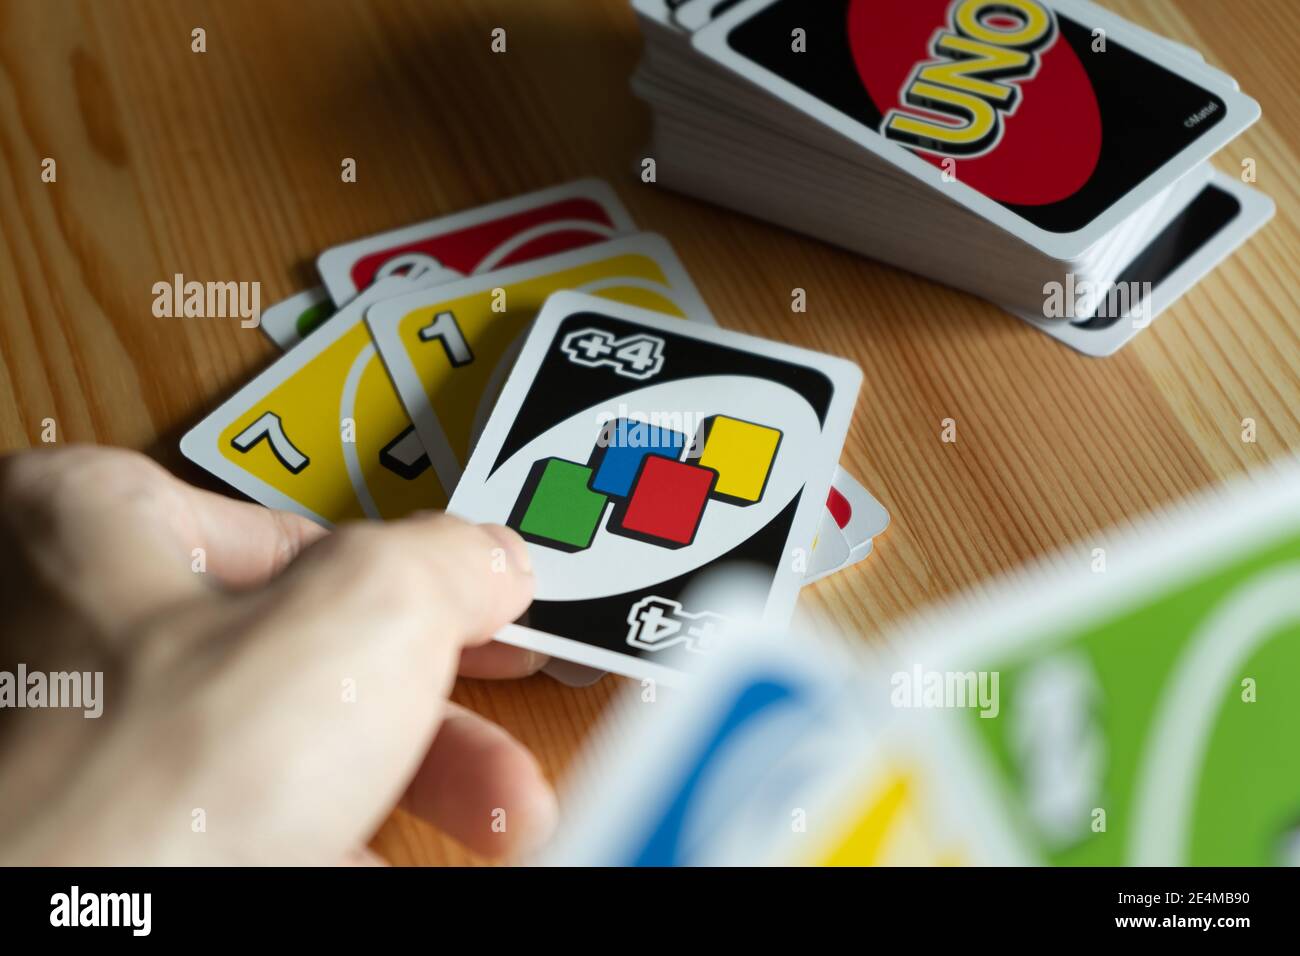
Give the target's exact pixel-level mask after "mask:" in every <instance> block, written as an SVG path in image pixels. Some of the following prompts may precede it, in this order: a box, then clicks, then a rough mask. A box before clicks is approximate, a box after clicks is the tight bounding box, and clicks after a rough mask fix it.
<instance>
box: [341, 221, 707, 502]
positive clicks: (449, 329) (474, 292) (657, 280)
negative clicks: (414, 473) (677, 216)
mask: <svg viewBox="0 0 1300 956" xmlns="http://www.w3.org/2000/svg"><path fill="white" fill-rule="evenodd" d="M561 290H573V291H582V292H588V293H590V294H593V295H598V296H602V297H604V298H608V299H614V300H617V301H619V302H624V303H626V304H628V305H635V306H640V307H641V308H645V309H652V310H654V311H656V312H663V313H665V314H668V315H674V316H677V317H680V318H690V319H694V320H697V321H703V322H707V323H710V324H712V323H713V318H712V316H711V315H710V314H709V311H708V308H707V307H706V306H705V305H704V302H703V301H702V300H701V299H700V296H699V293H698V292H697V291H696V289H695V286H694V284H693V283H692V282H691V280H690V277H689V276H687V274H686V270H685V269H683V268H682V265H681V263H680V262H679V261H678V260H677V257H676V255H674V253H673V250H672V247H671V246H670V245H668V243H667V242H666V241H665V240H664V239H663V238H662V237H660V236H656V235H651V234H648V233H641V234H638V235H634V236H628V237H626V238H623V239H613V240H610V241H608V242H603V243H601V244H599V245H596V246H587V247H585V248H582V249H578V250H575V251H573V252H567V253H564V254H562V255H558V256H551V257H549V258H547V259H539V260H536V261H534V262H530V263H527V264H525V265H521V266H515V267H512V268H509V269H501V270H498V271H497V272H492V273H488V274H486V275H482V276H475V277H473V278H470V279H464V280H461V281H458V282H450V283H443V284H441V285H439V286H437V287H434V288H427V289H422V290H419V291H416V292H411V293H408V294H405V295H401V296H398V297H396V298H392V299H388V300H385V301H384V302H381V303H378V304H376V305H375V306H373V307H372V308H371V309H370V310H369V311H368V312H367V313H366V322H367V323H368V324H369V326H370V331H371V334H372V335H373V337H374V341H375V346H376V348H378V349H379V354H380V356H381V357H382V358H383V360H384V364H385V365H387V366H388V372H389V375H390V376H391V378H392V382H393V384H394V385H395V386H396V387H397V391H398V394H399V395H400V396H401V400H402V404H403V405H404V406H405V407H406V411H407V413H408V414H409V415H410V417H411V421H412V422H414V424H415V430H416V432H417V434H418V435H419V438H420V442H421V443H422V444H423V446H424V448H425V450H426V451H427V452H428V455H429V459H430V460H431V461H432V463H433V467H434V470H435V471H436V472H437V474H438V477H439V479H440V480H441V481H442V486H443V487H444V488H447V489H454V488H455V486H456V483H457V481H459V480H460V474H461V471H462V469H463V468H464V465H465V462H467V461H468V460H469V453H470V451H471V450H472V448H473V445H474V442H475V440H476V439H477V438H478V435H479V433H480V432H481V431H482V430H483V426H484V425H485V424H486V423H487V419H488V415H489V414H490V413H491V411H492V408H493V406H494V405H495V403H496V399H497V395H498V393H499V392H500V391H501V387H502V386H503V385H504V384H505V380H506V377H507V376H508V375H509V373H510V369H511V367H512V366H513V365H514V360H515V356H516V355H517V353H518V349H519V346H520V345H521V344H522V342H523V337H524V333H525V332H527V331H528V328H529V326H530V325H531V324H532V321H533V319H534V318H535V317H536V315H537V313H538V312H539V311H540V310H541V307H542V304H543V303H544V302H545V301H546V299H547V297H548V296H550V295H551V293H553V292H558V291H561Z"/></svg>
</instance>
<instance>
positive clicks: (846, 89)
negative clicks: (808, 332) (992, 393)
mask: <svg viewBox="0 0 1300 956" xmlns="http://www.w3.org/2000/svg"><path fill="white" fill-rule="evenodd" d="M633 6H634V7H635V8H636V10H637V12H638V14H639V15H640V19H641V22H642V24H643V30H644V33H645V39H646V56H645V59H644V61H643V63H642V65H641V67H640V69H639V70H638V71H637V74H636V75H635V77H634V78H633V81H632V86H633V89H634V91H635V92H636V93H637V94H638V95H639V96H641V97H642V98H643V99H645V100H646V101H647V102H648V103H649V104H650V106H651V107H652V109H653V110H654V116H655V123H654V141H653V144H652V148H651V149H650V153H649V155H650V157H651V158H653V160H654V164H655V166H654V176H655V180H656V181H657V182H659V183H660V184H662V185H665V186H667V187H669V188H672V189H675V190H680V191H682V192H685V193H689V194H692V195H695V196H699V197H701V198H703V199H707V200H709V201H712V202H716V203H720V204H722V205H725V206H729V207H731V208H734V209H737V210H740V211H743V212H747V213H750V214H752V215H755V216H759V217H761V218H763V219H768V220H770V221H772V222H775V223H778V224H780V225H783V226H786V227H789V228H791V229H795V230H797V231H799V232H803V233H806V234H809V235H813V236H817V237H819V238H822V239H825V240H827V241H829V242H832V243H835V244H837V245H840V246H843V247H845V248H847V249H851V250H853V251H856V252H860V253H862V254H864V255H868V256H871V257H873V258H876V259H881V260H883V261H885V262H889V263H892V264H894V265H896V266H899V267H901V268H904V269H908V270H910V271H912V272H916V273H919V274H921V275H924V276H928V277H931V278H933V279H936V280H938V281H940V282H943V283H946V284H949V285H952V286H955V287H957V288H961V289H965V290H968V291H970V292H973V293H975V294H976V295H979V296H982V297H983V298H985V299H988V300H989V301H991V302H995V303H998V304H999V305H1001V306H1003V307H1004V308H1006V309H1007V310H1008V311H1010V312H1012V313H1013V314H1015V315H1017V316H1019V317H1021V318H1023V319H1025V320H1026V321H1028V322H1031V323H1032V324H1034V325H1035V326H1037V327H1039V328H1041V329H1043V330H1044V331H1046V332H1048V333H1049V334H1050V335H1053V336H1054V337H1056V338H1058V339H1060V340H1061V341H1063V342H1065V343H1066V344H1068V345H1070V346H1072V347H1074V348H1077V349H1079V350H1080V351H1083V352H1085V353H1087V354H1092V355H1106V354H1110V353H1111V352H1113V351H1115V350H1116V349H1117V348H1119V347H1120V346H1121V345H1123V344H1124V343H1125V342H1127V341H1128V340H1129V339H1131V338H1132V337H1133V336H1134V335H1135V334H1136V333H1137V332H1138V331H1139V330H1140V329H1141V328H1144V327H1145V326H1146V325H1148V324H1150V322H1151V320H1152V319H1153V318H1154V317H1155V315H1156V314H1158V313H1159V312H1160V311H1161V310H1162V309H1163V308H1164V307H1166V306H1167V305H1168V304H1169V303H1170V302H1172V301H1173V300H1174V299H1176V298H1177V297H1178V296H1179V295H1181V294H1182V293H1183V292H1184V291H1186V290H1187V289H1188V288H1189V287H1190V286H1191V285H1193V284H1194V283H1195V282H1196V281H1197V280H1198V279H1199V278H1200V277H1201V276H1202V275H1204V274H1205V273H1206V272H1207V271H1208V270H1210V269H1211V268H1213V266H1214V265H1215V264H1216V263H1217V262H1219V261H1220V260H1221V259H1222V258H1223V257H1225V256H1226V255H1228V254H1229V253H1230V252H1231V251H1232V250H1233V249H1235V248H1236V247H1237V246H1238V245H1240V244H1241V243H1242V242H1244V241H1245V239H1246V238H1247V237H1248V236H1250V235H1251V234H1252V233H1253V232H1254V231H1255V230H1256V229H1258V228H1259V227H1260V226H1261V225H1263V223H1264V222H1266V221H1267V220H1268V218H1269V217H1270V216H1271V215H1272V212H1273V205H1272V203H1271V202H1270V201H1269V200H1268V199H1267V198H1265V197H1263V196H1261V195H1260V194H1258V193H1256V192H1255V191H1253V190H1251V189H1249V188H1248V187H1246V186H1244V185H1243V184H1242V182H1240V181H1238V180H1237V179H1235V178H1233V177H1229V176H1225V175H1223V174H1218V173H1214V172H1213V171H1212V170H1211V168H1210V167H1209V165H1208V163H1207V160H1208V159H1209V157H1210V156H1211V155H1212V154H1213V153H1215V152H1216V151H1217V150H1219V149H1220V148H1221V147H1223V146H1224V145H1225V144H1226V143H1228V142H1230V141H1231V140H1232V139H1233V138H1234V137H1236V136H1237V135H1238V134H1239V133H1240V132H1241V131H1242V130H1243V129H1245V128H1246V127H1247V126H1249V125H1250V124H1251V123H1252V122H1254V121H1255V119H1256V118H1258V116H1259V106H1258V104H1256V103H1255V101H1254V100H1252V99H1250V98H1249V97H1247V96H1244V95H1242V94H1241V93H1240V92H1239V91H1238V89H1237V85H1236V83H1235V82H1234V81H1233V80H1232V79H1231V77H1228V76H1227V75H1225V74H1223V73H1222V72H1220V71H1218V70H1215V69H1213V68H1211V67H1209V66H1207V65H1206V64H1205V63H1204V61H1203V59H1202V58H1201V57H1200V55H1199V54H1197V53H1196V52H1195V51H1193V50H1190V49H1188V48H1186V47H1183V46H1181V45H1179V44H1175V43H1173V42H1172V41H1169V40H1167V39H1164V38H1162V37H1158V36H1156V35H1154V34H1151V33H1149V32H1147V31H1145V30H1142V29H1140V28H1138V27H1136V26H1134V25H1133V24H1131V23H1128V22H1127V21H1125V20H1122V19H1121V18H1119V17H1117V16H1115V15H1113V14H1110V13H1107V12H1106V11H1104V10H1102V9H1101V8H1099V7H1097V6H1095V5H1094V4H1091V3H1087V2H1081V0H907V2H901V0H826V2H818V3H807V2H803V0H741V2H736V0H633Z"/></svg>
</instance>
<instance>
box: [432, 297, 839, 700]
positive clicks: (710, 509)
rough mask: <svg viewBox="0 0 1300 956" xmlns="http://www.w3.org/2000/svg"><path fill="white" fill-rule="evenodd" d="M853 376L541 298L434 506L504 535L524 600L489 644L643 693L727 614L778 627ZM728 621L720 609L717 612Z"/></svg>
mask: <svg viewBox="0 0 1300 956" xmlns="http://www.w3.org/2000/svg"><path fill="white" fill-rule="evenodd" d="M861 378H862V374H861V372H860V371H859V370H858V368H857V366H855V365H853V364H852V363H850V362H847V361H844V360H842V359H837V358H832V357H830V356H826V355H821V354H818V353H815V352H809V351H805V350H803V349H798V348H794V347H792V346H787V345H783V344H780V343H776V342H769V341H765V340H762V339H756V338H752V337H749V336H745V335H741V334H739V333H734V332H729V331H727V330H724V329H719V328H715V327H712V326H706V325H702V324H699V323H689V322H681V321H678V320H674V319H671V318H668V317H666V316H663V315H661V314H658V313H654V312H650V311H647V310H645V309H638V308H634V307H631V306H627V305H623V304H621V303H614V302H610V301H608V300H605V299H599V298H595V297H592V296H587V295H581V294H579V293H573V292H559V293H556V294H555V295H553V296H551V298H550V299H548V300H547V303H546V306H545V307H544V308H543V309H542V312H541V315H540V316H539V317H538V319H537V322H536V323H535V324H534V326H533V328H532V330H531V331H530V332H529V335H528V338H527V339H526V340H525V342H524V345H523V349H522V351H521V352H520V356H519V359H518V361H517V362H516V364H515V367H514V371H513V372H512V373H511V375H510V378H509V380H508V381H507V383H506V386H505V389H504V390H503V392H502V394H501V398H500V399H499V400H498V402H497V404H496V408H495V409H494V410H493V412H492V415H491V418H490V419H489V420H488V424H487V427H486V429H485V430H484V432H483V435H482V437H481V438H480V439H479V442H478V444H477V446H476V447H475V449H474V453H473V455H472V456H471V458H470V461H469V465H468V466H467V467H466V469H465V473H464V476H463V477H462V478H461V481H460V484H459V485H457V487H456V491H455V493H454V495H453V497H452V501H451V503H450V504H449V505H448V509H447V510H448V511H449V512H452V513H455V514H459V515H461V516H463V517H465V518H467V519H469V520H472V521H478V522H497V523H502V524H506V525H509V526H510V527H512V528H514V529H515V530H517V531H518V532H519V533H520V534H521V535H522V536H523V537H524V539H525V540H526V541H528V543H529V551H530V553H531V555H532V561H533V567H534V573H535V576H536V582H537V584H536V596H535V599H534V602H533V605H532V607H531V608H530V609H529V610H528V612H527V614H526V615H525V616H524V617H523V618H522V619H521V621H520V622H519V623H517V624H513V625H508V626H507V627H506V628H504V629H503V630H502V631H501V632H500V633H499V634H498V635H497V637H498V639H500V640H503V641H505V642H506V643H510V644H517V645H519V646H522V647H528V648H531V649H533V650H538V651H542V652H543V653H547V654H551V655H552V656H555V657H560V658H563V659H565V660H571V661H575V662H577V663H580V664H587V665H589V666H592V667H599V668H603V669H605V670H611V671H615V672H617V673H621V674H625V675H628V676H632V677H641V678H646V677H648V678H653V679H656V680H659V681H661V682H673V681H676V680H680V679H681V676H682V674H683V672H684V671H685V670H687V669H689V668H690V667H691V663H692V660H693V659H696V658H698V657H699V655H701V654H707V653H708V651H709V649H710V647H712V646H713V645H714V643H715V638H716V637H717V635H719V634H722V633H725V632H726V631H727V629H728V627H729V626H730V625H731V624H732V623H733V622H734V620H735V619H734V618H733V617H731V616H729V614H728V613H724V612H723V611H722V610H720V608H722V605H720V604H718V603H717V602H715V601H714V600H713V598H712V596H711V595H710V593H707V592H706V593H703V594H700V593H699V591H700V590H701V589H703V588H704V587H705V586H706V582H707V581H708V580H709V579H711V578H716V577H717V576H720V575H723V574H725V573H727V572H730V571H741V570H747V571H749V572H750V573H752V574H754V575H757V576H759V577H761V578H762V581H763V584H762V587H761V589H760V591H759V594H758V598H757V601H756V604H757V607H754V608H750V609H749V610H750V612H751V613H752V616H753V617H754V618H757V619H759V620H761V621H763V622H764V623H765V624H768V625H773V624H774V622H775V623H776V624H783V623H784V622H785V621H787V620H788V618H789V616H790V614H791V613H792V612H793V609H794V602H795V599H796V597H797V594H798V590H799V586H800V584H801V582H802V567H801V565H800V563H799V562H797V561H796V560H794V557H795V549H804V548H807V546H808V543H809V542H810V541H812V539H813V536H814V535H815V533H816V528H817V524H818V522H819V520H820V518H821V514H822V512H823V511H824V510H825V502H826V495H827V491H828V490H829V488H830V484H831V478H832V476H833V475H834V471H835V462H836V460H837V459H838V457H839V452H840V449H841V448H842V447H843V444H844V437H845V434H846V432H847V429H848V422H849V417H850V415H851V414H852V410H853V405H854V401H855V399H856V396H857V391H858V387H859V385H860V384H861ZM726 610H727V611H730V610H731V609H730V607H727V608H726Z"/></svg>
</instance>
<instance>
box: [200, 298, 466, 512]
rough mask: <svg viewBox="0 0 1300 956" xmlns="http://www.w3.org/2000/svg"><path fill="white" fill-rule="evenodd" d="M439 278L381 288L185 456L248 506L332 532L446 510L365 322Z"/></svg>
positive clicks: (235, 406)
mask: <svg viewBox="0 0 1300 956" xmlns="http://www.w3.org/2000/svg"><path fill="white" fill-rule="evenodd" d="M434 281H437V279H436V277H432V276H430V277H423V278H415V279H410V278H403V277H400V276H392V277H389V278H385V279H381V280H380V281H379V282H376V283H375V284H374V285H372V286H371V287H370V288H368V289H366V290H365V291H364V292H362V293H361V295H359V296H358V297H357V298H356V299H354V300H353V301H352V302H350V303H348V305H346V306H345V307H344V308H343V309H341V310H340V311H339V312H337V313H335V314H334V315H333V316H331V317H330V318H329V320H328V321H327V322H326V323H325V324H324V325H322V326H321V327H320V328H319V329H317V330H316V331H315V332H314V333H313V334H312V335H311V336H310V337H309V338H307V339H306V340H305V341H303V342H302V344H300V345H299V346H297V347H296V348H294V349H292V350H291V351H289V352H287V353H286V354H284V355H283V356H281V357H280V358H279V359H278V360H277V361H276V362H275V363H274V364H273V365H271V367H270V368H268V369H266V370H265V371H263V372H262V373H261V374H260V375H258V376H257V377H256V378H255V379H253V380H252V381H251V382H249V383H248V384H247V385H245V386H244V387H243V388H241V389H240V390H239V391H238V392H236V393H235V394H234V395H233V396H232V397H231V398H230V399H229V400H228V401H226V402H225V403H224V404H222V405H221V407H220V408H218V409H217V410H216V411H214V412H213V413H212V414H211V415H209V416H208V417H207V418H205V419H204V420H203V421H201V422H200V423H199V424H197V425H195V426H194V428H192V429H190V431H189V432H187V433H186V435H185V437H184V438H182V439H181V451H182V452H184V454H185V456H186V457H187V458H189V459H190V460H191V461H194V462H196V463H197V464H199V465H202V466H203V467H204V468H206V469H207V470H208V471H210V472H212V473H213V474H215V475H217V476H218V477H219V478H222V479H224V480H225V481H227V482H229V483H230V484H232V485H234V486H235V487H236V488H238V489H239V490H240V491H242V492H244V494H246V495H248V496H249V497H250V498H253V499H255V500H257V501H260V502H261V503H262V504H264V505H269V506H271V507H273V508H282V509H284V510H287V511H295V512H297V513H298V514H301V515H305V516H307V517H308V518H311V519H312V520H314V521H319V522H321V523H322V524H331V523H335V522H339V521H346V520H350V519H354V518H396V517H400V516H401V515H404V514H407V513H408V512H411V511H414V510H416V509H418V508H434V507H439V508H440V507H442V506H443V505H444V504H446V502H447V493H446V492H445V491H444V490H443V488H442V486H441V485H440V484H439V483H438V479H437V477H436V476H435V475H434V473H433V471H432V470H431V469H430V468H429V460H428V458H427V456H425V454H424V449H423V448H421V447H420V444H419V440H418V439H417V438H416V437H415V433H414V431H413V430H412V429H411V423H410V421H409V420H408V419H407V417H406V413H405V412H404V411H402V406H401V403H400V402H398V400H397V396H396V395H395V394H394V393H393V387H392V384H391V383H390V382H389V381H388V375H387V374H386V373H385V372H384V366H383V363H382V362H380V361H379V358H378V356H377V355H375V348H374V345H373V344H372V343H371V341H370V333H369V332H368V331H367V330H366V323H365V322H364V321H363V320H362V319H363V316H364V315H365V311H366V309H368V308H369V307H370V306H371V305H373V304H374V303H376V302H378V301H380V300H381V299H384V298H386V297H388V296H392V295H395V294H397V293H400V292H404V291H409V290H411V289H418V288H421V287H422V286H423V285H426V284H431V283H432V282H434Z"/></svg>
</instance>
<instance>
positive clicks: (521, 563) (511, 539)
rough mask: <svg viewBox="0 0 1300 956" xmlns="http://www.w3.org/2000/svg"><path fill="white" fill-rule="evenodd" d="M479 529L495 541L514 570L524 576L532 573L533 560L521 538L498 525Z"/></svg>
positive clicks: (487, 525)
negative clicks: (508, 558) (506, 555)
mask: <svg viewBox="0 0 1300 956" xmlns="http://www.w3.org/2000/svg"><path fill="white" fill-rule="evenodd" d="M481 527H482V528H483V529H484V530H485V531H486V532H487V533H488V534H490V535H492V537H493V538H495V539H496V540H497V543H498V544H500V545H501V547H502V548H503V549H504V550H505V552H506V554H508V555H509V556H510V563H511V564H512V565H514V567H515V569H516V570H518V571H521V572H523V573H524V574H532V573H533V558H532V555H530V554H529V553H528V544H527V543H526V542H525V541H524V539H523V538H521V537H519V535H517V534H516V533H515V532H513V531H511V530H510V529H509V528H506V527H504V526H502V525H499V524H485V525H482V526H481Z"/></svg>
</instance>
